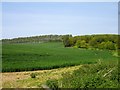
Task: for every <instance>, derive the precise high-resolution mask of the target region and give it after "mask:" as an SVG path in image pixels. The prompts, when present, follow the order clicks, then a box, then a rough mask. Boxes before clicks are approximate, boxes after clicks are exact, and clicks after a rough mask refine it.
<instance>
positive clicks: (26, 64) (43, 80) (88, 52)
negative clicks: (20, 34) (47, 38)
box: [2, 42, 118, 88]
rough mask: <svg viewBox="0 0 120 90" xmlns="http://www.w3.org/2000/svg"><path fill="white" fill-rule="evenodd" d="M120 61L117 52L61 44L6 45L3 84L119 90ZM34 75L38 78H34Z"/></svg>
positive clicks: (4, 48) (4, 45) (3, 52)
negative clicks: (118, 66) (114, 89)
mask: <svg viewBox="0 0 120 90" xmlns="http://www.w3.org/2000/svg"><path fill="white" fill-rule="evenodd" d="M117 61H118V57H116V53H114V51H111V50H97V49H85V48H76V47H64V45H63V43H62V42H45V43H12V44H3V45H2V72H4V73H2V75H3V83H2V84H3V87H4V88H6V87H7V88H10V87H14V88H16V87H31V88H32V87H36V88H41V85H42V84H46V85H48V86H49V87H50V88H58V87H59V88H89V87H92V88H94V87H96V88H99V87H100V88H103V87H106V88H108V87H109V86H111V88H113V87H115V88H116V87H117V86H118V85H117V84H115V83H117V78H118V77H117V75H118V74H117V69H118V68H117ZM111 70H112V71H111ZM24 71H27V72H24ZM110 71H111V72H110ZM11 72H12V73H11ZM98 72H100V73H98ZM109 72H110V73H109ZM71 73H72V74H71ZM106 73H107V74H106ZM31 74H36V75H37V77H36V78H31V77H30V75H31ZM103 76H105V77H103ZM81 78H82V79H81ZM93 79H94V81H93ZM109 81H110V82H111V83H109ZM61 85H62V86H61Z"/></svg>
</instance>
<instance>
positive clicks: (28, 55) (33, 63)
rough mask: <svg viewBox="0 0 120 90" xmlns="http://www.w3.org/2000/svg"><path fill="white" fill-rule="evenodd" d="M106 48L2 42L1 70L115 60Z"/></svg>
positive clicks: (27, 69)
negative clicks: (88, 48) (94, 48)
mask: <svg viewBox="0 0 120 90" xmlns="http://www.w3.org/2000/svg"><path fill="white" fill-rule="evenodd" d="M117 59H118V58H117V57H114V56H113V55H112V53H111V52H110V51H108V50H101V51H100V50H86V49H78V48H72V47H70V48H69V47H68V48H65V47H64V46H63V44H62V42H48V43H23V44H3V46H2V71H3V72H17V71H33V70H46V69H54V68H59V67H66V66H74V65H80V64H90V63H96V62H97V61H98V60H103V61H108V60H117Z"/></svg>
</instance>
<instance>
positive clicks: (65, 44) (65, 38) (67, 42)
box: [62, 35, 71, 47]
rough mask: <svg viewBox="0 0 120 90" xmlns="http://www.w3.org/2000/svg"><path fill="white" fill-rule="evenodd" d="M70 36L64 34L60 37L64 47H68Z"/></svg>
mask: <svg viewBox="0 0 120 90" xmlns="http://www.w3.org/2000/svg"><path fill="white" fill-rule="evenodd" d="M70 37H71V35H64V36H63V37H62V40H63V44H64V46H65V47H69V46H70V40H69V38H70Z"/></svg>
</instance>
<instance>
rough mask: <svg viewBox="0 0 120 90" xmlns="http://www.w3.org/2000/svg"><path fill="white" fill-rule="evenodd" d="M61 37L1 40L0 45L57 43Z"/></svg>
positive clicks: (45, 36)
mask: <svg viewBox="0 0 120 90" xmlns="http://www.w3.org/2000/svg"><path fill="white" fill-rule="evenodd" d="M59 41H62V35H41V36H31V37H19V38H13V39H2V43H36V42H37V43H38V42H59Z"/></svg>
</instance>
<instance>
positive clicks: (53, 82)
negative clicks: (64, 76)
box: [46, 79, 58, 90]
mask: <svg viewBox="0 0 120 90" xmlns="http://www.w3.org/2000/svg"><path fill="white" fill-rule="evenodd" d="M46 85H48V86H49V87H50V88H52V90H56V89H58V80H56V79H51V80H47V81H46Z"/></svg>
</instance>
